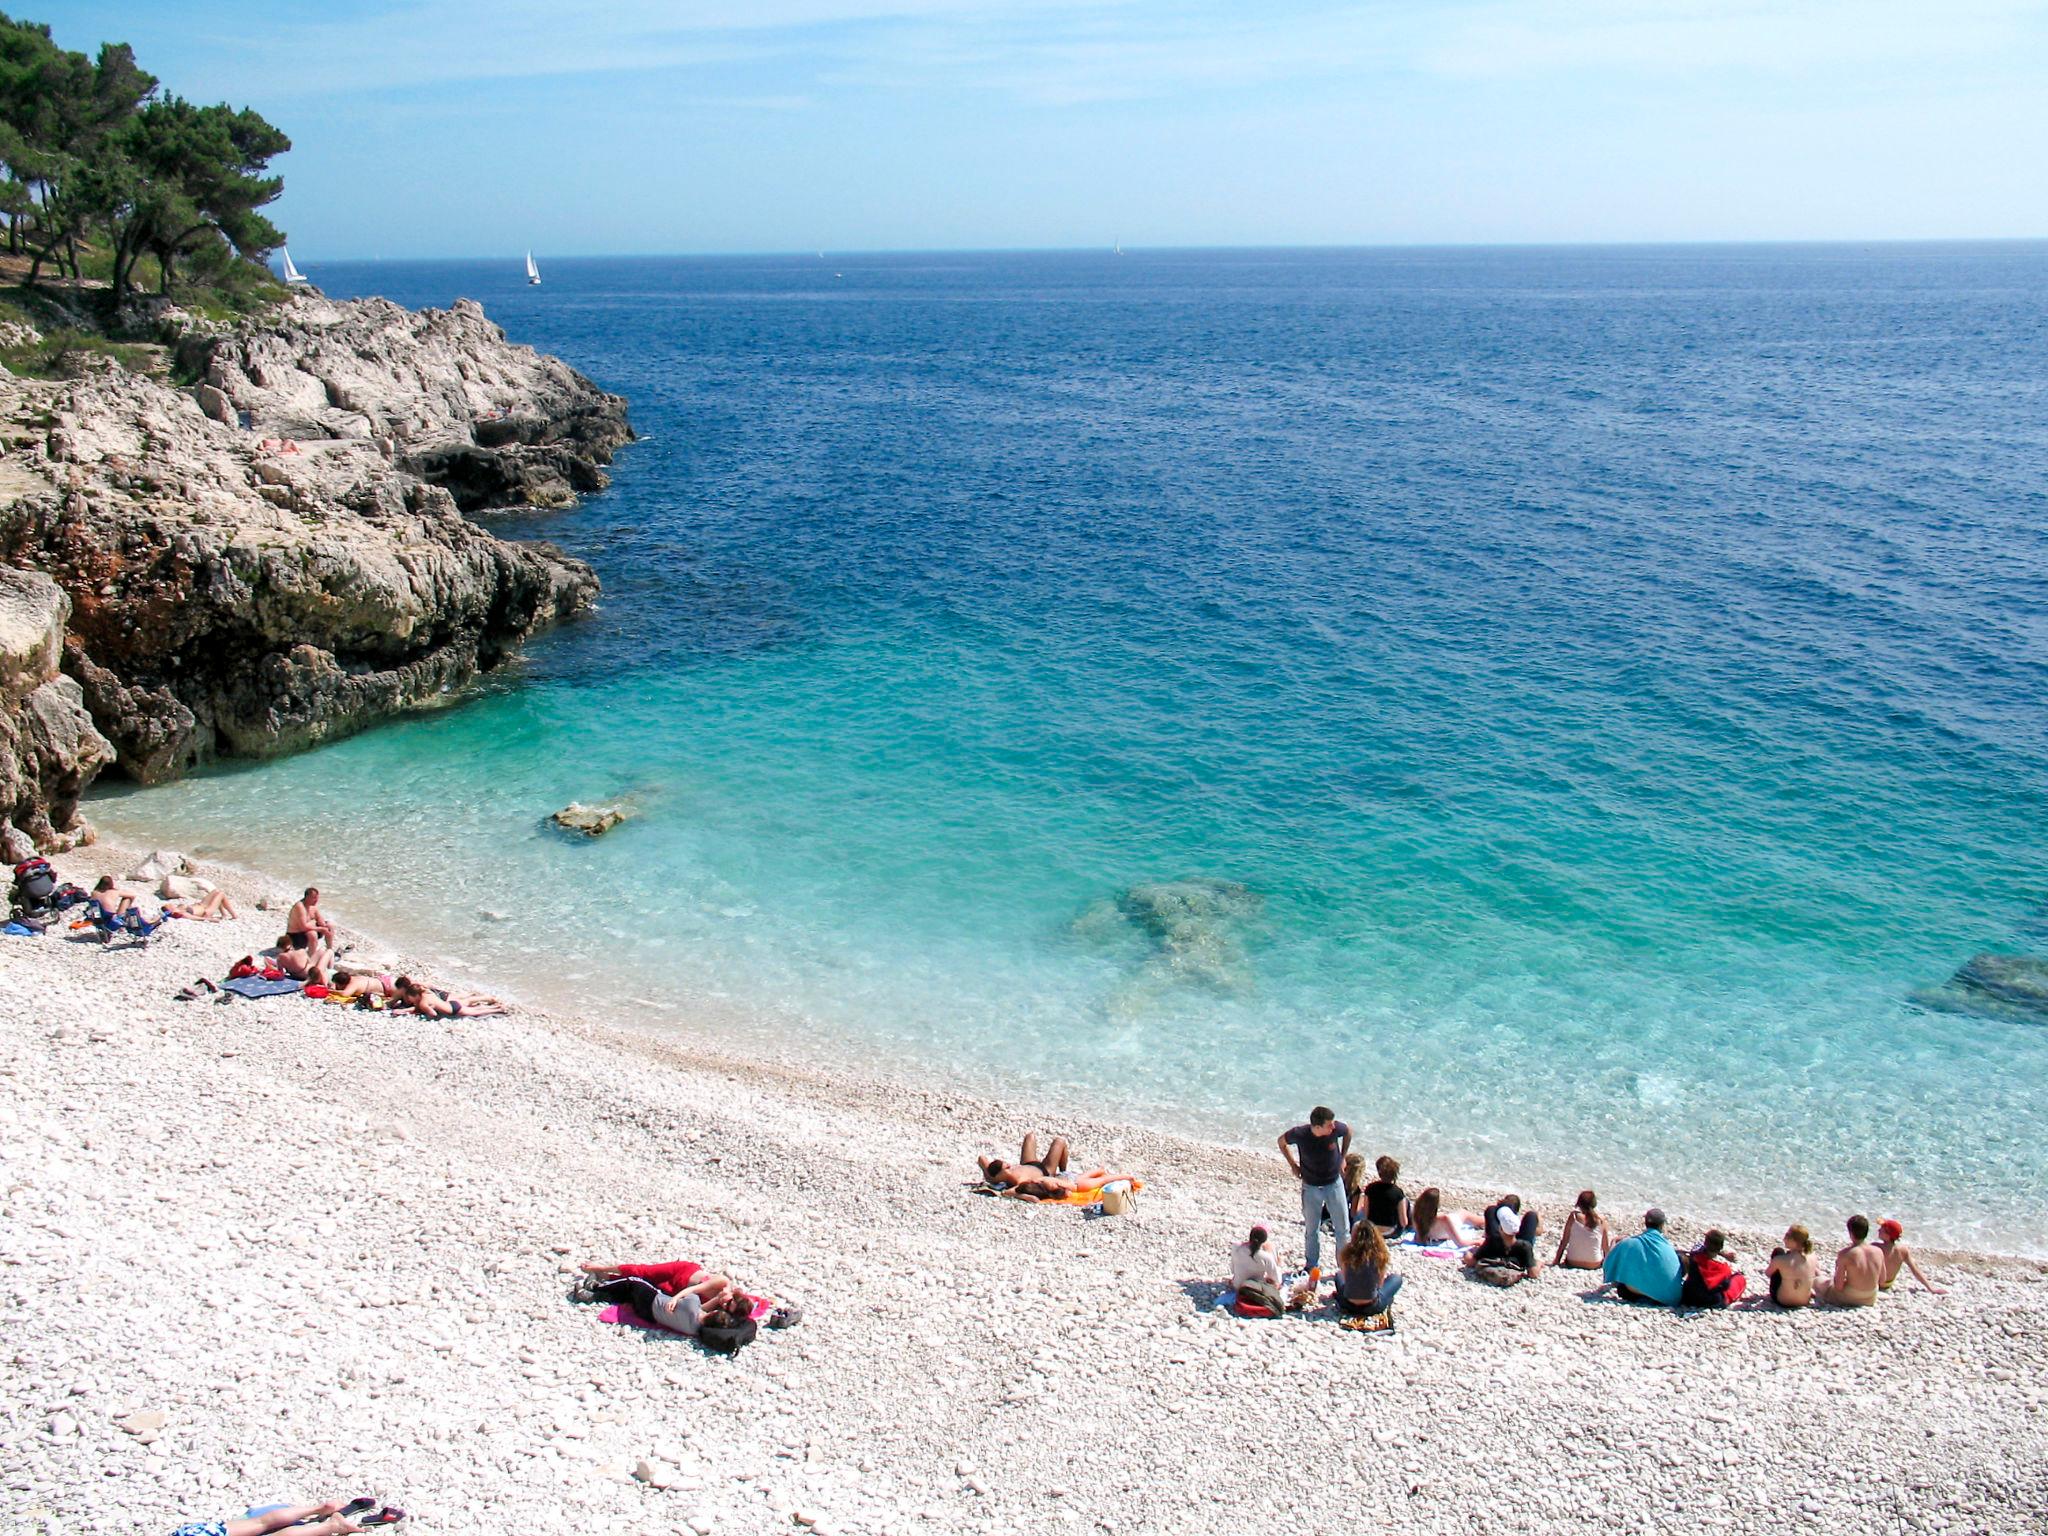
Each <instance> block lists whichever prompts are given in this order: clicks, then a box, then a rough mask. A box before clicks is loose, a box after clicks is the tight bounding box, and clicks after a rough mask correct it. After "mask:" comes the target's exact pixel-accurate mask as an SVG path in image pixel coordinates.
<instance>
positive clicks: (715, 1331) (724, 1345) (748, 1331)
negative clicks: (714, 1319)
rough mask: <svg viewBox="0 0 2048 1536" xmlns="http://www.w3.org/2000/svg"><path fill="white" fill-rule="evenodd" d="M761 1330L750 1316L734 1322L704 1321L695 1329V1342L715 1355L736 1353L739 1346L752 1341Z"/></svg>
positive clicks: (738, 1350)
mask: <svg viewBox="0 0 2048 1536" xmlns="http://www.w3.org/2000/svg"><path fill="white" fill-rule="evenodd" d="M760 1331H761V1330H760V1329H759V1327H757V1326H756V1325H755V1322H754V1320H753V1319H752V1318H751V1317H745V1318H741V1319H740V1320H739V1321H738V1322H736V1323H705V1324H703V1325H702V1326H701V1327H699V1328H698V1330H697V1342H698V1343H699V1344H702V1345H703V1346H704V1347H705V1348H706V1349H708V1350H710V1351H711V1352H712V1353H713V1354H716V1355H736V1354H738V1353H739V1352H740V1347H741V1346H742V1345H745V1344H751V1343H753V1342H754V1335H755V1334H757V1333H759V1332H760Z"/></svg>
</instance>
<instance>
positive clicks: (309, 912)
mask: <svg viewBox="0 0 2048 1536" xmlns="http://www.w3.org/2000/svg"><path fill="white" fill-rule="evenodd" d="M284 926H285V931H286V932H287V933H303V934H305V935H306V937H307V938H308V939H317V940H319V941H320V942H322V943H324V944H326V945H327V946H329V947H330V948H332V947H333V944H334V924H332V923H330V922H329V921H328V920H327V917H326V915H325V914H324V913H323V912H321V910H320V887H319V886H317V885H309V886H307V887H306V894H305V895H303V896H301V897H300V898H299V899H298V900H297V901H295V902H293V903H292V909H291V911H290V913H289V914H287V915H286V917H285V920H284Z"/></svg>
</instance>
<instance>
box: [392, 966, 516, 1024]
mask: <svg viewBox="0 0 2048 1536" xmlns="http://www.w3.org/2000/svg"><path fill="white" fill-rule="evenodd" d="M391 989H392V991H393V992H395V993H397V995H398V1001H399V1002H400V1004H402V1005H403V1006H405V1007H407V1008H410V1009H411V1010H412V1011H413V1012H414V1013H417V1014H419V1015H420V1016H421V1017H422V1018H428V1019H487V1018H489V1017H491V1016H492V1015H493V1014H498V1013H503V1012H504V1011H505V1005H504V1004H503V1003H502V1002H500V1001H499V1000H498V999H497V998H495V997H486V996H485V995H484V994H483V993H481V992H470V993H466V994H463V995H462V996H457V995H456V994H455V993H453V992H443V991H440V990H439V989H437V988H434V987H428V986H422V985H421V984H420V983H419V982H417V981H414V980H413V979H412V978H411V977H410V976H400V977H397V978H396V979H394V980H393V982H392V983H391Z"/></svg>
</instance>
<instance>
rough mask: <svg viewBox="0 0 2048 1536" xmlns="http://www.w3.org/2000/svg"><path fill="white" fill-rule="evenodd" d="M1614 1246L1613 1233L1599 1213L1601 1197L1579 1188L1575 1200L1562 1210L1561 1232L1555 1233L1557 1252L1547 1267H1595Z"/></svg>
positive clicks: (1605, 1257) (1605, 1219) (1599, 1264)
mask: <svg viewBox="0 0 2048 1536" xmlns="http://www.w3.org/2000/svg"><path fill="white" fill-rule="evenodd" d="M1613 1247H1614V1233H1613V1231H1612V1230H1611V1229H1610V1228H1609V1227H1608V1225H1607V1218H1606V1217H1605V1216H1602V1215H1601V1214H1600V1197H1599V1196H1598V1195H1596V1194H1594V1193H1593V1191H1592V1190H1590V1189H1582V1190H1580V1191H1579V1199H1578V1203H1577V1204H1576V1205H1574V1206H1573V1207H1572V1208H1571V1209H1570V1210H1569V1211H1567V1212H1565V1218H1564V1231H1562V1232H1560V1233H1559V1234H1558V1236H1557V1252H1556V1253H1554V1254H1552V1255H1551V1257H1550V1267H1551V1268H1552V1269H1555V1268H1556V1267H1557V1266H1558V1265H1560V1264H1562V1265H1564V1267H1565V1268H1566V1269H1598V1268H1599V1267H1600V1266H1601V1264H1603V1263H1604V1262H1605V1261H1606V1259H1607V1254H1608V1251H1609V1250H1610V1249H1612V1248H1613Z"/></svg>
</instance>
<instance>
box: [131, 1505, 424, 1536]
mask: <svg viewBox="0 0 2048 1536" xmlns="http://www.w3.org/2000/svg"><path fill="white" fill-rule="evenodd" d="M375 1502H376V1501H375V1500H374V1499H369V1500H362V1501H359V1505H358V1507H360V1504H361V1503H369V1504H374V1503H375ZM345 1507H347V1506H344V1505H341V1504H334V1503H328V1504H284V1505H280V1506H279V1507H278V1508H276V1509H267V1510H265V1511H264V1512H263V1513H262V1514H260V1515H252V1516H246V1517H243V1518H241V1519H236V1520H189V1521H187V1522H186V1523H185V1524H183V1525H181V1526H179V1527H178V1528H177V1529H176V1530H175V1531H173V1532H171V1536H268V1533H269V1532H271V1531H281V1530H283V1529H285V1527H287V1526H294V1527H297V1529H298V1530H299V1531H301V1532H303V1533H305V1536H338V1533H340V1532H343V1531H360V1530H361V1529H362V1527H361V1526H360V1525H356V1524H354V1523H353V1522H352V1521H350V1520H349V1519H348V1518H347V1517H346V1516H344V1515H343V1514H342V1513H341V1511H342V1510H343V1509H344V1508H345ZM301 1520H305V1521H309V1522H311V1523H310V1524H306V1525H300V1524H299V1522H300V1521H301ZM378 1523H379V1524H384V1523H388V1522H382V1521H380V1522H378Z"/></svg>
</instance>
